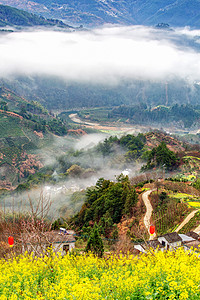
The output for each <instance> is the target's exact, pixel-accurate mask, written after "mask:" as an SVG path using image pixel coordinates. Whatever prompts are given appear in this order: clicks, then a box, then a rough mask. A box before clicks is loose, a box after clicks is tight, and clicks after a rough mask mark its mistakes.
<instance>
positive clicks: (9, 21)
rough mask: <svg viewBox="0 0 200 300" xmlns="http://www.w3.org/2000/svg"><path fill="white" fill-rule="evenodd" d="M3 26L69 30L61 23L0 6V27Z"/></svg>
mask: <svg viewBox="0 0 200 300" xmlns="http://www.w3.org/2000/svg"><path fill="white" fill-rule="evenodd" d="M4 26H29V27H31V26H58V27H63V28H71V27H70V26H68V25H66V24H65V23H63V22H62V21H59V20H55V19H45V18H44V17H42V16H38V15H36V14H32V13H28V12H26V11H23V10H19V9H16V8H14V7H10V6H5V5H0V27H4Z"/></svg>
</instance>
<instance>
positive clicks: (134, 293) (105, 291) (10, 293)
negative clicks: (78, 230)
mask: <svg viewBox="0 0 200 300" xmlns="http://www.w3.org/2000/svg"><path fill="white" fill-rule="evenodd" d="M0 299H1V300H7V299H9V300H14V299H16V300H17V299H26V300H30V299H44V300H49V299H60V300H65V299H70V300H78V299H84V300H87V299H88V300H93V299H105V300H111V299H115V300H134V299H152V300H153V299H162V300H164V299H182V300H184V299H192V300H195V299H200V259H199V258H198V255H197V254H195V253H189V252H188V253H186V252H184V250H183V249H178V250H177V251H176V252H165V253H163V252H160V251H159V252H157V253H149V254H143V255H141V256H139V257H133V256H132V255H127V256H122V255H120V256H110V257H106V258H98V257H95V256H94V255H92V254H89V255H66V256H65V257H63V258H62V257H59V256H58V257H57V256H55V255H52V256H51V257H47V256H46V257H43V258H42V257H41V258H37V259H36V258H35V259H34V258H33V257H32V256H29V255H23V256H20V257H17V258H14V259H10V260H1V261H0Z"/></svg>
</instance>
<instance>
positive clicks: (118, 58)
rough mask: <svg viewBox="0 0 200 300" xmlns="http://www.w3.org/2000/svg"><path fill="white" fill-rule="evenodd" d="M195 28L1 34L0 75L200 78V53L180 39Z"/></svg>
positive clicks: (89, 78) (76, 78)
mask: <svg viewBox="0 0 200 300" xmlns="http://www.w3.org/2000/svg"><path fill="white" fill-rule="evenodd" d="M196 34H197V32H195V33H194V32H192V31H190V30H189V29H182V30H181V29H180V30H179V31H177V32H167V31H165V32H163V31H156V30H155V29H151V28H147V27H142V26H129V27H108V28H101V29H96V30H94V31H87V32H71V33H67V32H66V33H65V32H56V31H33V32H14V33H10V34H7V35H1V36H0V77H8V76H11V75H55V76H59V77H61V78H63V79H65V80H66V81H83V82H94V83H96V82H100V83H106V84H109V83H117V82H119V81H120V80H122V79H144V80H145V79H153V80H159V79H166V78H169V77H170V78H171V77H172V76H178V77H180V78H183V79H189V80H199V79H200V53H199V52H197V51H195V50H193V49H191V48H181V47H180V46H179V45H177V44H176V43H177V39H181V38H182V36H186V35H188V36H189V38H190V39H191V38H192V37H193V36H195V35H196Z"/></svg>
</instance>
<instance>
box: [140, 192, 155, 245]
mask: <svg viewBox="0 0 200 300" xmlns="http://www.w3.org/2000/svg"><path fill="white" fill-rule="evenodd" d="M153 191H154V190H149V191H147V192H144V193H143V194H142V200H143V201H144V204H145V206H146V210H147V211H146V214H145V216H144V225H145V227H146V229H147V231H148V232H149V227H150V225H151V215H152V211H153V207H152V205H151V202H150V200H149V195H150V194H151V193H152V192H153ZM155 237H156V233H154V234H151V235H150V238H149V240H153V239H154V238H155Z"/></svg>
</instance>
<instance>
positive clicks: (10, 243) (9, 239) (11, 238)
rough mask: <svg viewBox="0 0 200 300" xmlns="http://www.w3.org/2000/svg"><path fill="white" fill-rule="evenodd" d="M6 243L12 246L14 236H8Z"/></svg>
mask: <svg viewBox="0 0 200 300" xmlns="http://www.w3.org/2000/svg"><path fill="white" fill-rule="evenodd" d="M8 244H9V245H10V247H12V246H13V245H14V237H13V236H9V237H8Z"/></svg>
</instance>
